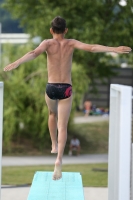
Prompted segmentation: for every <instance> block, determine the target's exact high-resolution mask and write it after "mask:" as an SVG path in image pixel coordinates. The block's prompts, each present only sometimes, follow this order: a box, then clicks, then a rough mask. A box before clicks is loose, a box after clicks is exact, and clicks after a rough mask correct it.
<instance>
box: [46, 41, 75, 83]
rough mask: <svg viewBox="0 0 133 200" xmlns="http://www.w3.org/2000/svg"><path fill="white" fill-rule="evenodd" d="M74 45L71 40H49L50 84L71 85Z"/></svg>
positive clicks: (47, 51)
mask: <svg viewBox="0 0 133 200" xmlns="http://www.w3.org/2000/svg"><path fill="white" fill-rule="evenodd" d="M73 50H74V48H73V45H72V40H71V39H70V40H69V39H62V40H58V39H49V40H47V50H46V53H47V68H48V82H49V83H69V84H71V66H72V56H73Z"/></svg>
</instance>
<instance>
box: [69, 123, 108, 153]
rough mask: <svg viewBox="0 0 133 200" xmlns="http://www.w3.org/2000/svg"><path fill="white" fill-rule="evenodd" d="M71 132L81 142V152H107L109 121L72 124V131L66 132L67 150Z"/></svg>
mask: <svg viewBox="0 0 133 200" xmlns="http://www.w3.org/2000/svg"><path fill="white" fill-rule="evenodd" d="M72 134H75V135H77V137H78V138H79V139H80V142H81V150H82V151H81V153H83V154H86V153H89V154H90V153H91V154H93V153H97V154H100V153H107V152H108V136H109V122H108V121H104V122H96V123H84V124H74V125H73V127H72V133H70V136H69V133H68V142H67V151H68V146H69V143H70V139H71V137H72Z"/></svg>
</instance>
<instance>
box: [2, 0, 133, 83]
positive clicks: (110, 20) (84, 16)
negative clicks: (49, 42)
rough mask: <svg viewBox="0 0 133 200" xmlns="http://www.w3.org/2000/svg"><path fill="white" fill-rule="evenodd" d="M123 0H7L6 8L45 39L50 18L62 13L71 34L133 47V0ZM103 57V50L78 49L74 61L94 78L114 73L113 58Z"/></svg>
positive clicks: (84, 40)
mask: <svg viewBox="0 0 133 200" xmlns="http://www.w3.org/2000/svg"><path fill="white" fill-rule="evenodd" d="M119 1H120V0H100V1H99V0H94V1H88V0H83V1H80V0H75V1H70V0H63V1H60V0H51V1H48V0H38V1H31V0H29V1H26V0H19V1H17V0H5V8H6V9H8V10H9V11H10V12H11V13H12V14H13V16H14V17H15V18H17V19H19V20H20V21H21V25H22V26H25V27H26V28H27V31H28V32H29V33H31V34H32V35H33V36H36V35H39V36H41V37H42V39H45V38H49V37H51V36H50V33H49V27H50V22H51V20H52V19H53V18H54V17H55V16H57V15H61V16H62V17H64V18H66V20H67V26H68V28H69V32H68V34H67V37H68V38H76V39H78V40H81V41H83V42H87V43H91V44H92V43H96V44H97V43H98V44H103V45H107V46H119V45H126V46H131V47H133V40H132V35H133V30H132V28H131V27H132V26H133V9H132V6H133V5H131V1H128V4H127V5H126V6H121V5H119ZM31 4H32V9H31ZM12 8H13V9H12ZM42 27H43V28H42ZM104 56H106V55H105V54H104ZM101 57H103V54H102V53H101V54H100V55H99V54H94V55H90V54H88V53H85V52H81V51H78V50H76V51H75V54H74V61H75V62H77V63H80V64H82V65H83V66H84V67H85V68H86V72H87V74H88V76H89V77H90V78H91V79H92V80H93V78H94V77H100V78H101V77H105V76H106V77H108V76H110V75H111V68H110V67H111V66H112V65H110V62H111V60H112V58H109V57H108V56H107V57H106V62H101ZM127 57H129V56H127ZM116 66H118V65H116V63H115V62H114V64H113V67H116Z"/></svg>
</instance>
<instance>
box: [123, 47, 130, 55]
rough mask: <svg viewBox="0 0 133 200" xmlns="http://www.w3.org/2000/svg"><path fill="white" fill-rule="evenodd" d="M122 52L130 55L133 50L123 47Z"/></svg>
mask: <svg viewBox="0 0 133 200" xmlns="http://www.w3.org/2000/svg"><path fill="white" fill-rule="evenodd" d="M122 50H123V52H124V53H129V52H131V51H132V49H131V48H130V47H126V46H123V49H122Z"/></svg>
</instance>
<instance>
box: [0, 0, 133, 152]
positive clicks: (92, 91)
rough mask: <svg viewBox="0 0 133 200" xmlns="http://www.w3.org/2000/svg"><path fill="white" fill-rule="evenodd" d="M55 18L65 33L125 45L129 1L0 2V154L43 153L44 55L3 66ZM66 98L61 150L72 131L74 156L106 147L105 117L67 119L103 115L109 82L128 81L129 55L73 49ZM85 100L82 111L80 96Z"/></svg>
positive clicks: (131, 32)
mask: <svg viewBox="0 0 133 200" xmlns="http://www.w3.org/2000/svg"><path fill="white" fill-rule="evenodd" d="M58 15H59V16H62V17H63V18H65V19H66V21H67V27H68V29H69V31H68V34H67V35H66V38H75V39H77V40H80V41H82V42H85V43H89V44H101V45H106V46H122V45H125V46H130V47H131V48H132V47H133V39H132V36H133V29H132V27H133V3H132V1H129V2H128V3H127V1H125V0H100V1H99V0H94V1H88V0H82V1H79V0H75V1H70V0H63V1H59V0H54V1H53V0H51V1H47V0H38V1H31V0H28V1H26V0H19V1H17V0H15V1H14V0H0V27H1V28H0V81H3V82H4V131H3V132H4V135H3V155H25V154H26V155H45V154H46V155H47V154H49V153H50V147H51V142H50V137H49V131H48V126H47V120H48V110H47V106H46V104H45V101H44V93H45V85H46V83H47V68H46V55H45V54H42V55H41V56H39V57H38V58H37V59H35V60H34V61H32V62H28V63H25V64H23V65H22V66H20V67H19V68H17V69H16V70H14V71H12V72H8V73H5V72H3V68H4V67H5V66H6V65H7V64H9V63H10V62H13V61H15V60H16V59H18V58H19V57H21V56H22V55H24V54H25V53H27V52H28V51H31V50H32V49H34V48H36V47H37V46H38V45H39V43H40V42H41V41H42V40H44V39H46V38H51V35H50V32H49V29H50V22H51V21H52V19H53V18H54V17H55V16H58ZM72 81H73V91H74V100H73V107H72V112H71V117H70V120H69V127H68V142H67V146H66V149H65V153H66V154H68V151H69V144H70V140H71V138H72V137H73V135H76V137H78V138H79V140H80V143H81V154H84V153H107V152H108V120H105V121H103V120H102V122H95V123H94V122H93V123H89V124H88V123H83V124H82V123H80V121H79V122H78V123H75V122H74V119H75V118H76V117H83V118H84V119H85V120H86V118H85V117H87V118H91V117H92V116H95V117H98V116H101V117H105V118H106V117H108V116H109V92H110V84H111V83H117V84H124V85H130V86H133V54H132V53H130V54H128V55H118V54H115V53H96V54H93V53H88V52H83V51H79V50H75V52H74V57H73V67H72ZM86 101H89V102H90V103H91V106H90V108H89V111H88V114H87V116H86V108H85V102H86Z"/></svg>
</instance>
